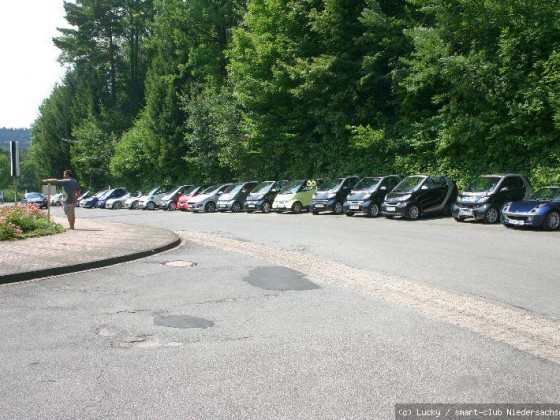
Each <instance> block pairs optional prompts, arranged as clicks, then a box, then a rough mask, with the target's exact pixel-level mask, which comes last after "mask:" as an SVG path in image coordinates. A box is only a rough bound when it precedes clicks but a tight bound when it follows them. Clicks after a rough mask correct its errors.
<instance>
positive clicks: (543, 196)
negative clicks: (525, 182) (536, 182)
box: [533, 187, 560, 201]
mask: <svg viewBox="0 0 560 420" xmlns="http://www.w3.org/2000/svg"><path fill="white" fill-rule="evenodd" d="M533 199H534V200H542V201H560V187H544V188H541V189H539V190H537V191H536V192H535V193H534V194H533Z"/></svg>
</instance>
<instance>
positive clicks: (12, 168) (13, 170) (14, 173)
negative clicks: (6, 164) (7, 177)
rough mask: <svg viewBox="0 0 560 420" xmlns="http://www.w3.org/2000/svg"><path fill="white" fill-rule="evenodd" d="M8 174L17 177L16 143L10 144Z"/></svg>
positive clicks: (17, 152)
mask: <svg viewBox="0 0 560 420" xmlns="http://www.w3.org/2000/svg"><path fill="white" fill-rule="evenodd" d="M10 174H11V175H12V176H19V148H18V142H17V141H11V142H10Z"/></svg>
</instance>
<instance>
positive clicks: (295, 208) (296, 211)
mask: <svg viewBox="0 0 560 420" xmlns="http://www.w3.org/2000/svg"><path fill="white" fill-rule="evenodd" d="M302 210H303V206H302V205H301V203H300V202H299V201H296V202H295V203H294V204H293V205H292V213H294V214H299V213H301V211H302Z"/></svg>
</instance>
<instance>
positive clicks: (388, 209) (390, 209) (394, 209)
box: [385, 207, 396, 211]
mask: <svg viewBox="0 0 560 420" xmlns="http://www.w3.org/2000/svg"><path fill="white" fill-rule="evenodd" d="M385 209H386V210H387V211H396V208H395V207H385Z"/></svg>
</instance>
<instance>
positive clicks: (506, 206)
mask: <svg viewBox="0 0 560 420" xmlns="http://www.w3.org/2000/svg"><path fill="white" fill-rule="evenodd" d="M510 206H511V201H508V202H507V203H506V204H504V207H502V211H508V210H509V207H510Z"/></svg>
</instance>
